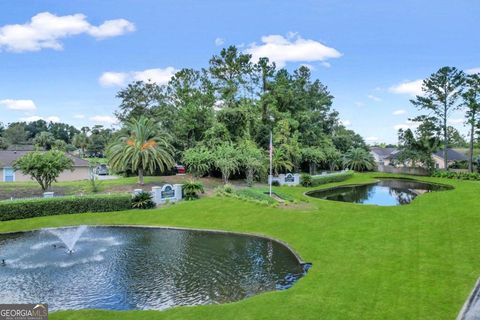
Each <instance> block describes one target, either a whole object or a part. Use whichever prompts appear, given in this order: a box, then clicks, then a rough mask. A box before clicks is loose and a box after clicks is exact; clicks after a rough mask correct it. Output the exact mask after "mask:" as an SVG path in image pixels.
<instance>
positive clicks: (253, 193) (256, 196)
mask: <svg viewBox="0 0 480 320" xmlns="http://www.w3.org/2000/svg"><path fill="white" fill-rule="evenodd" d="M237 195H238V196H239V198H241V199H244V200H255V201H259V202H264V203H268V204H276V203H277V201H275V199H273V198H271V197H270V196H269V195H268V194H265V192H264V191H262V190H258V189H240V190H238V191H237Z"/></svg>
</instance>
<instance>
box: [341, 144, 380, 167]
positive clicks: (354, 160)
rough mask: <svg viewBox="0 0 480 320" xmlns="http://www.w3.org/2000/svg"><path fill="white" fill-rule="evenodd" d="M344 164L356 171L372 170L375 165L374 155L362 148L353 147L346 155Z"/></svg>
mask: <svg viewBox="0 0 480 320" xmlns="http://www.w3.org/2000/svg"><path fill="white" fill-rule="evenodd" d="M343 164H344V166H345V167H346V168H348V169H351V170H355V171H365V170H372V169H373V168H374V167H375V160H374V159H373V156H372V155H371V154H370V153H369V152H368V151H366V150H365V149H362V148H352V149H350V150H348V152H347V153H346V154H345V156H344V160H343Z"/></svg>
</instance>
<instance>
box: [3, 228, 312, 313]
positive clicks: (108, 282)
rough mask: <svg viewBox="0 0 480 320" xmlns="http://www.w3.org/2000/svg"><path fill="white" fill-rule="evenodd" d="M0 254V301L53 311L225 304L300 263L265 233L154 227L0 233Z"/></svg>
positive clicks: (266, 287) (285, 281) (273, 286)
mask: <svg viewBox="0 0 480 320" xmlns="http://www.w3.org/2000/svg"><path fill="white" fill-rule="evenodd" d="M80 229H82V230H80ZM70 250H72V251H70ZM2 259H4V260H5V264H4V265H2V266H1V267H0V303H48V304H49V309H50V310H54V311H55V310H65V309H111V310H128V309H141V310H144V309H155V310H161V309H165V308H169V307H174V306H180V305H199V304H214V303H225V302H230V301H236V300H240V299H243V298H245V297H249V296H252V295H255V294H258V293H261V292H265V291H272V290H282V289H287V288H289V287H291V286H292V285H293V284H294V283H295V281H297V280H298V279H299V278H300V277H302V276H303V275H304V274H305V272H306V270H307V268H306V266H307V265H302V264H301V263H300V262H299V261H298V259H297V257H296V256H295V255H294V254H293V253H292V252H291V251H290V250H289V249H288V248H287V247H286V246H284V245H282V244H281V243H279V242H276V241H273V240H269V239H265V238H260V237H254V236H246V235H237V234H226V233H215V232H203V231H192V230H174V229H159V228H130V227H128V228H127V227H123V228H122V227H87V228H85V227H82V228H61V229H54V230H48V229H44V230H40V231H32V232H26V233H15V234H0V261H1V260H2Z"/></svg>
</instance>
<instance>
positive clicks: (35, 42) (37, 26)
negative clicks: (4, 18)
mask: <svg viewBox="0 0 480 320" xmlns="http://www.w3.org/2000/svg"><path fill="white" fill-rule="evenodd" d="M86 18H87V17H86V16H85V15H83V14H80V13H77V14H73V15H65V16H57V15H55V14H52V13H50V12H41V13H39V14H37V15H35V16H33V17H32V18H31V19H30V21H29V22H27V23H24V24H10V25H4V26H2V27H0V50H1V49H5V50H7V51H12V52H24V51H39V50H42V49H53V50H62V49H63V44H62V42H61V40H62V39H64V38H68V37H72V36H75V35H80V34H88V35H90V36H92V37H95V38H97V39H105V38H109V37H115V36H119V35H122V34H125V33H127V32H133V31H134V30H135V25H134V24H133V23H131V22H130V21H128V20H125V19H115V20H107V21H105V22H103V23H102V24H101V25H99V26H94V25H91V24H90V23H89V22H88V21H87V19H86Z"/></svg>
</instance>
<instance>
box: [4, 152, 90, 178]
mask: <svg viewBox="0 0 480 320" xmlns="http://www.w3.org/2000/svg"><path fill="white" fill-rule="evenodd" d="M28 152H31V151H26V150H22V151H14V150H4V151H0V182H13V181H31V177H30V176H26V175H24V174H22V173H21V172H18V171H15V170H14V169H13V163H14V162H15V161H16V160H17V159H18V158H20V157H21V156H23V155H25V154H27V153H28ZM65 154H66V155H67V156H68V157H69V158H70V159H72V160H73V171H70V170H65V171H64V172H62V173H61V174H60V176H59V177H58V179H57V180H58V181H75V180H85V179H88V178H89V177H90V164H89V163H88V161H86V160H83V159H80V158H78V157H75V156H73V155H71V154H69V153H65Z"/></svg>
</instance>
